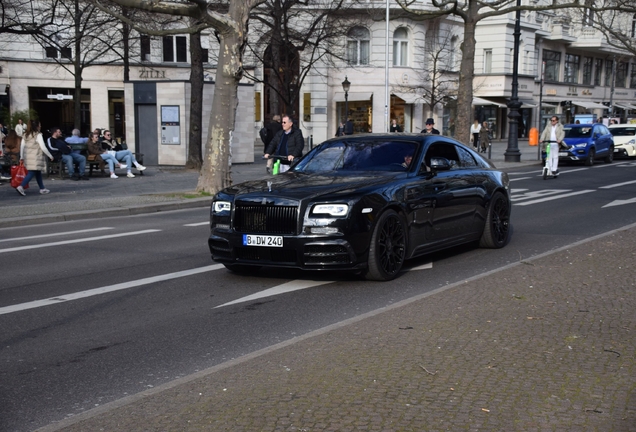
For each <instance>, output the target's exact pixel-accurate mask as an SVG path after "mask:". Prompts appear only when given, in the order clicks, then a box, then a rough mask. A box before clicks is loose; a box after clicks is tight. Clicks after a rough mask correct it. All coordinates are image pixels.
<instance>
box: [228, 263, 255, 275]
mask: <svg viewBox="0 0 636 432" xmlns="http://www.w3.org/2000/svg"><path fill="white" fill-rule="evenodd" d="M223 265H224V266H225V268H226V269H228V270H229V271H231V272H232V273H238V274H245V275H247V274H253V273H256V272H257V271H259V270H260V268H261V267H260V266H251V265H245V264H223Z"/></svg>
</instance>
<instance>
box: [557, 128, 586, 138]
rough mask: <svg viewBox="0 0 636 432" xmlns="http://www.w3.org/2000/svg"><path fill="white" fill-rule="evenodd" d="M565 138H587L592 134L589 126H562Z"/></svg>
mask: <svg viewBox="0 0 636 432" xmlns="http://www.w3.org/2000/svg"><path fill="white" fill-rule="evenodd" d="M563 130H564V131H565V137H566V138H589V137H591V136H592V128H591V127H577V128H567V127H566V128H563Z"/></svg>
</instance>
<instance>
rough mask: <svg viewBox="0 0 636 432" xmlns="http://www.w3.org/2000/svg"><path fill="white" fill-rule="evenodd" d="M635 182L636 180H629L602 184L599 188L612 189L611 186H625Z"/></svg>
mask: <svg viewBox="0 0 636 432" xmlns="http://www.w3.org/2000/svg"><path fill="white" fill-rule="evenodd" d="M634 183H636V180H632V181H627V182H623V183H616V184H612V185H607V186H601V187H599V189H611V188H615V187H620V186H625V185H630V184H634Z"/></svg>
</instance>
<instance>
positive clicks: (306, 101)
mask: <svg viewBox="0 0 636 432" xmlns="http://www.w3.org/2000/svg"><path fill="white" fill-rule="evenodd" d="M303 121H306V122H309V121H311V93H304V94H303Z"/></svg>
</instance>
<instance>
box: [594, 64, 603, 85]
mask: <svg viewBox="0 0 636 432" xmlns="http://www.w3.org/2000/svg"><path fill="white" fill-rule="evenodd" d="M602 73H603V60H601V59H598V58H597V59H596V60H594V85H597V86H598V85H601V75H602Z"/></svg>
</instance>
